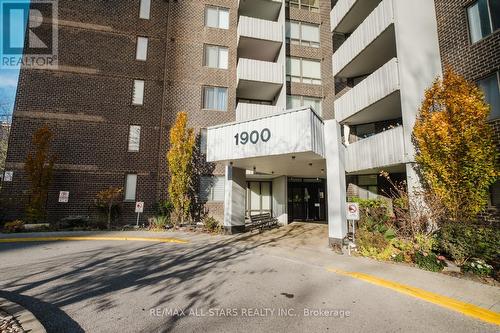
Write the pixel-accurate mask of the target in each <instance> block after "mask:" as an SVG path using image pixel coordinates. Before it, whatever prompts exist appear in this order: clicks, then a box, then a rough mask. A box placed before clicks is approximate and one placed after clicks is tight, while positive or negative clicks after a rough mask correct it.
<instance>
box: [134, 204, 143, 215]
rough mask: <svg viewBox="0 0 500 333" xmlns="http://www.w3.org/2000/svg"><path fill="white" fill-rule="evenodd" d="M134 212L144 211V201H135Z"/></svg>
mask: <svg viewBox="0 0 500 333" xmlns="http://www.w3.org/2000/svg"><path fill="white" fill-rule="evenodd" d="M135 212H136V213H144V202H142V201H138V202H136V203H135Z"/></svg>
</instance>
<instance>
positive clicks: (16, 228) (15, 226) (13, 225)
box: [3, 220, 24, 232]
mask: <svg viewBox="0 0 500 333" xmlns="http://www.w3.org/2000/svg"><path fill="white" fill-rule="evenodd" d="M23 230H24V222H23V221H21V220H15V221H12V222H7V223H5V225H4V226H3V232H20V231H23Z"/></svg>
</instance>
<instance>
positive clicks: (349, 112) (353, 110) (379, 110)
mask: <svg viewBox="0 0 500 333" xmlns="http://www.w3.org/2000/svg"><path fill="white" fill-rule="evenodd" d="M334 110H335V119H337V121H338V122H340V123H345V124H349V125H357V124H364V123H371V122H376V121H382V120H389V119H394V118H398V117H401V98H400V95H399V71H398V60H397V59H396V58H393V59H391V60H390V61H389V62H388V63H386V64H385V65H384V66H382V67H381V68H379V69H378V70H376V71H375V72H374V73H373V74H371V75H370V76H368V77H367V78H365V79H364V80H363V81H361V82H360V83H359V84H358V85H356V86H355V87H354V88H353V89H351V90H349V91H348V92H347V93H345V94H344V95H342V96H341V97H340V98H338V99H337V100H336V101H335V102H334Z"/></svg>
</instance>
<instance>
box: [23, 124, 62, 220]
mask: <svg viewBox="0 0 500 333" xmlns="http://www.w3.org/2000/svg"><path fill="white" fill-rule="evenodd" d="M52 136H53V135H52V132H51V131H50V130H49V128H48V127H47V126H44V127H41V128H39V129H38V130H37V131H36V132H35V134H34V135H33V144H34V146H35V155H34V156H33V155H32V154H31V153H30V154H29V155H28V157H27V158H26V163H25V166H24V169H25V171H26V174H27V176H28V179H29V181H30V199H29V203H28V207H27V209H26V218H27V219H28V220H29V221H34V222H37V221H45V219H46V215H47V213H46V202H47V195H48V191H49V186H50V183H51V181H52V173H53V169H54V163H55V160H56V158H55V156H54V155H49V150H50V144H51V141H52Z"/></svg>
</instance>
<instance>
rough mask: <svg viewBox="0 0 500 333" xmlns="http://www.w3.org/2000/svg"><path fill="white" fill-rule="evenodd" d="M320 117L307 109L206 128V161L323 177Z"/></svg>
mask: <svg viewBox="0 0 500 333" xmlns="http://www.w3.org/2000/svg"><path fill="white" fill-rule="evenodd" d="M323 127H324V124H323V120H322V119H321V118H320V117H319V116H318V115H317V114H316V113H315V112H314V111H313V110H312V109H311V108H301V109H294V110H290V111H287V112H284V113H279V114H275V115H271V116H267V117H263V118H258V119H252V120H247V121H242V122H235V123H228V124H222V125H218V126H213V127H209V128H208V129H207V161H209V162H219V163H223V164H226V165H230V164H231V165H232V166H233V167H237V168H241V169H246V170H253V171H255V172H257V173H264V174H270V175H276V176H278V175H288V176H302V177H324V176H325V165H326V163H325V139H324V133H323Z"/></svg>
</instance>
